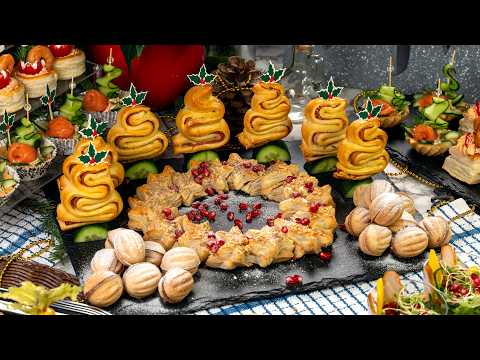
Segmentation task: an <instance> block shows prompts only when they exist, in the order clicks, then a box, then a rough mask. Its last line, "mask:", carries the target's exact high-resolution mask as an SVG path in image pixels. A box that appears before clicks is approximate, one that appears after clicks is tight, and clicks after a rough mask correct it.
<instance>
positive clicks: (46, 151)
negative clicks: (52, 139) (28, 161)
mask: <svg viewBox="0 0 480 360" xmlns="http://www.w3.org/2000/svg"><path fill="white" fill-rule="evenodd" d="M54 150H55V147H54V146H41V147H40V154H41V155H42V157H43V158H46V157H48V156H49V155H51V154H52V153H53V151H54Z"/></svg>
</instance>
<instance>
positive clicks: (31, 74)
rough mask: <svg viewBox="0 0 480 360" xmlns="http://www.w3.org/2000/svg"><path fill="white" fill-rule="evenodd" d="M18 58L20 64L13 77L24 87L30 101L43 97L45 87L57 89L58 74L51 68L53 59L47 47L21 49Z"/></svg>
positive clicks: (38, 46) (37, 46)
mask: <svg viewBox="0 0 480 360" xmlns="http://www.w3.org/2000/svg"><path fill="white" fill-rule="evenodd" d="M18 56H19V58H20V62H19V63H18V65H17V69H16V71H15V77H16V78H17V79H18V81H20V82H21V83H22V84H23V85H24V86H25V91H26V92H27V93H28V96H29V97H30V98H31V99H33V98H39V97H41V96H43V95H44V94H45V89H46V87H47V85H48V87H49V88H50V90H55V89H56V88H57V79H58V74H57V72H56V71H55V70H54V68H53V63H54V61H55V57H54V56H53V54H52V52H51V51H50V49H49V48H48V47H46V46H43V45H36V46H34V47H32V48H30V47H28V46H27V47H21V48H20V50H19V54H18Z"/></svg>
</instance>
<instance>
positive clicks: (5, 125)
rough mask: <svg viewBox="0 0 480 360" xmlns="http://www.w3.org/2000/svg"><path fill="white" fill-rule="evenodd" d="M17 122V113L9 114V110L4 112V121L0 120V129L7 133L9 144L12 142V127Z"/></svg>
mask: <svg viewBox="0 0 480 360" xmlns="http://www.w3.org/2000/svg"><path fill="white" fill-rule="evenodd" d="M14 122H15V115H14V114H8V113H7V111H6V110H5V112H4V113H3V117H2V121H1V122H0V131H1V132H4V133H6V134H7V140H8V145H10V144H11V142H10V129H11V128H12V126H13V123H14Z"/></svg>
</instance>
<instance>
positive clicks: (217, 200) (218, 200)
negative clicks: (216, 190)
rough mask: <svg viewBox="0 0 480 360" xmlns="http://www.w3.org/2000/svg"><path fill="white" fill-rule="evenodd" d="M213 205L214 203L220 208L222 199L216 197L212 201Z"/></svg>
mask: <svg viewBox="0 0 480 360" xmlns="http://www.w3.org/2000/svg"><path fill="white" fill-rule="evenodd" d="M213 203H214V204H215V205H217V206H220V204H221V203H222V199H220V198H218V197H217V198H216V199H215V200H214V201H213Z"/></svg>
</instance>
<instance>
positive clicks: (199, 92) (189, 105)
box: [173, 65, 230, 154]
mask: <svg viewBox="0 0 480 360" xmlns="http://www.w3.org/2000/svg"><path fill="white" fill-rule="evenodd" d="M188 78H189V80H190V81H191V82H192V83H193V84H195V86H193V87H192V88H190V89H189V90H188V91H187V93H186V94H185V106H184V108H183V109H181V110H180V111H179V112H178V114H177V118H176V123H177V128H178V131H179V133H178V134H177V135H175V136H174V137H173V152H174V153H175V154H182V153H193V152H198V151H203V150H211V149H216V148H219V147H221V146H223V145H225V144H226V143H227V142H228V141H229V140H230V129H229V127H228V124H227V122H226V121H225V119H224V118H223V115H224V114H225V107H224V105H223V103H222V102H221V101H220V100H219V99H218V98H217V97H215V96H213V95H212V91H213V88H212V85H211V83H212V82H213V80H214V79H215V75H212V74H208V73H207V70H206V68H205V65H203V66H202V67H201V69H200V72H199V73H198V74H193V75H188Z"/></svg>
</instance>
